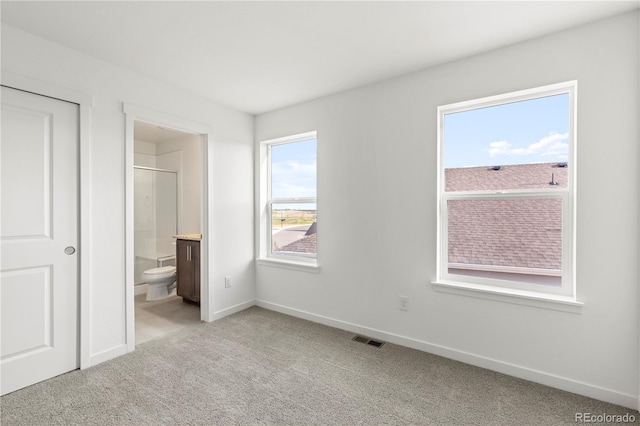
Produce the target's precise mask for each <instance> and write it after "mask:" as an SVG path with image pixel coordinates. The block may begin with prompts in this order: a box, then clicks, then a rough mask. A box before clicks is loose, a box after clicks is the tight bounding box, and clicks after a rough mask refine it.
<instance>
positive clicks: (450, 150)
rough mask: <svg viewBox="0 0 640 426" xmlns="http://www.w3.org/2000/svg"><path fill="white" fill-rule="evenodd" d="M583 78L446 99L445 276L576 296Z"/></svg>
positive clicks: (441, 254)
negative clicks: (578, 119) (578, 106)
mask: <svg viewBox="0 0 640 426" xmlns="http://www.w3.org/2000/svg"><path fill="white" fill-rule="evenodd" d="M576 87H577V84H576V82H569V83H561V84H557V85H552V86H546V87H541V88H537V89H531V90H525V91H521V92H516V93H510V94H506V95H500V96H494V97H490V98H484V99H478V100H473V101H468V102H461V103H456V104H452V105H446V106H442V107H439V108H438V150H439V152H438V157H439V158H438V164H439V165H438V172H439V179H438V211H439V215H438V228H439V229H438V272H437V274H438V277H437V279H436V282H437V283H438V284H451V285H454V286H464V287H465V288H469V289H478V290H484V291H487V290H488V291H494V292H498V293H506V294H516V295H536V296H538V295H542V296H543V297H552V298H559V299H563V298H564V299H567V300H575V287H574V285H575V283H574V211H575V210H574V209H575V207H574V192H575V155H574V150H575V128H574V127H575V126H574V122H575V91H576ZM544 295H547V296H544ZM549 295H554V296H549Z"/></svg>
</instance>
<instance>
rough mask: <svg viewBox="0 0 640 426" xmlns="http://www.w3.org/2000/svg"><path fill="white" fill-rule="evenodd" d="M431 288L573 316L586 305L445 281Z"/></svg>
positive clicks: (539, 294)
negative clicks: (566, 313) (567, 313)
mask: <svg viewBox="0 0 640 426" xmlns="http://www.w3.org/2000/svg"><path fill="white" fill-rule="evenodd" d="M431 286H432V288H433V289H434V290H435V291H439V292H442V293H449V294H458V295H462V296H469V297H476V298H480V299H488V300H495V301H499V302H505V303H515V304H518V305H526V306H533V307H536V308H543V309H552V310H555V311H563V312H569V313H573V314H581V313H582V307H583V306H584V303H582V302H578V301H577V300H575V299H573V298H571V297H567V296H557V295H553V294H545V293H533V292H525V291H518V290H513V289H505V288H498V287H489V286H480V285H474V284H465V283H458V282H451V281H443V280H439V281H432V282H431Z"/></svg>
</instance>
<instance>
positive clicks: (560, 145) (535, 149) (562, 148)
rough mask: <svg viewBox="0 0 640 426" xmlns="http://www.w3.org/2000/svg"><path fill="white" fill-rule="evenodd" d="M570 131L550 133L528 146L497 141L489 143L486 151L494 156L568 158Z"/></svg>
mask: <svg viewBox="0 0 640 426" xmlns="http://www.w3.org/2000/svg"><path fill="white" fill-rule="evenodd" d="M568 139H569V133H550V134H549V136H545V137H544V138H542V139H540V140H539V141H538V142H534V143H532V144H530V145H529V146H527V147H526V148H513V146H512V144H511V143H510V142H508V141H496V142H491V143H490V144H489V148H487V149H486V150H485V151H487V152H488V153H489V157H491V158H494V157H497V156H500V155H532V156H539V157H548V156H554V157H562V158H566V157H567V155H568V152H569V143H568V141H567V140H568Z"/></svg>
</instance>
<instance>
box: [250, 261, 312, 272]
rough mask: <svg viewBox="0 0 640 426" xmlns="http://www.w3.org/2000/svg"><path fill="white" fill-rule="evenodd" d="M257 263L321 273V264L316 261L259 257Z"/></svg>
mask: <svg viewBox="0 0 640 426" xmlns="http://www.w3.org/2000/svg"><path fill="white" fill-rule="evenodd" d="M256 264H258V265H263V266H272V267H276V268H284V269H292V270H294V271H302V272H311V273H313V274H319V273H320V266H318V265H317V264H315V263H307V262H296V261H293V260H283V259H272V258H264V257H263V258H259V259H256Z"/></svg>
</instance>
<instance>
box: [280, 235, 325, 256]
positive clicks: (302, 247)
mask: <svg viewBox="0 0 640 426" xmlns="http://www.w3.org/2000/svg"><path fill="white" fill-rule="evenodd" d="M278 251H279V252H282V251H288V252H293V253H316V234H315V233H314V234H310V235H305V236H304V237H302V238H300V239H299V240H296V241H294V242H292V243H289V244H287V245H286V246H284V247H281V248H279V249H278Z"/></svg>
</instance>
